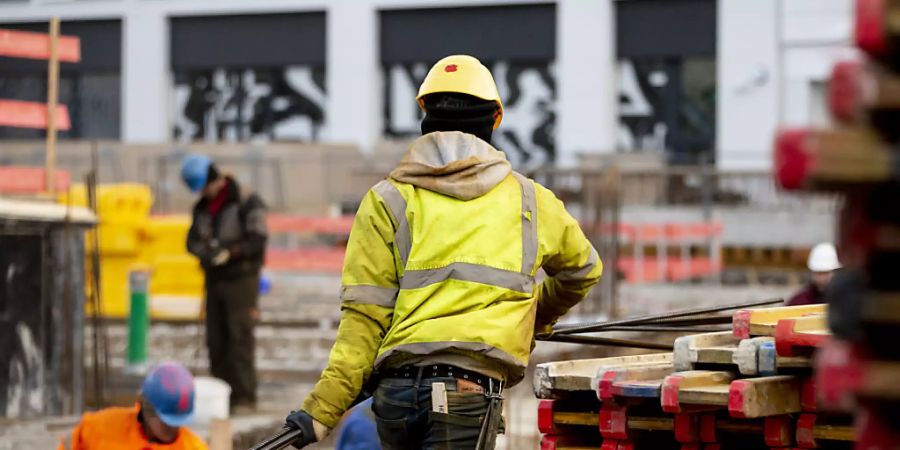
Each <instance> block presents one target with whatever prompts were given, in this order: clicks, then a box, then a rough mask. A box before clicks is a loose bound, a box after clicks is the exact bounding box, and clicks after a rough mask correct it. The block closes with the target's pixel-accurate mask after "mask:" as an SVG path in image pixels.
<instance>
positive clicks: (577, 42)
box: [556, 0, 618, 167]
mask: <svg viewBox="0 0 900 450" xmlns="http://www.w3.org/2000/svg"><path fill="white" fill-rule="evenodd" d="M556 14H557V28H556V33H557V67H558V74H557V77H556V83H557V89H558V90H557V94H558V103H557V108H558V110H559V116H558V117H557V119H556V130H557V135H556V144H557V146H558V148H559V157H558V159H557V164H558V165H559V166H562V167H567V166H574V165H575V164H576V163H577V154H578V153H593V154H597V153H612V152H613V151H614V150H615V144H616V133H617V132H618V117H617V108H616V105H617V104H618V98H617V97H618V95H617V94H618V93H617V90H616V82H615V67H616V65H615V16H614V11H613V4H612V2H611V1H589V0H560V1H559V2H558V6H557V10H556Z"/></svg>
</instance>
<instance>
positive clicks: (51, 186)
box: [46, 16, 59, 195]
mask: <svg viewBox="0 0 900 450" xmlns="http://www.w3.org/2000/svg"><path fill="white" fill-rule="evenodd" d="M58 47H59V17H55V16H54V17H51V18H50V57H49V58H48V59H47V157H46V167H47V173H56V133H57V131H58V130H59V124H58V123H57V117H56V116H57V114H56V106H57V103H58V102H59V52H58V51H57V48H58ZM55 181H56V180H54V179H53V177H47V192H49V193H50V194H51V195H52V194H54V193H56V183H54V182H55Z"/></svg>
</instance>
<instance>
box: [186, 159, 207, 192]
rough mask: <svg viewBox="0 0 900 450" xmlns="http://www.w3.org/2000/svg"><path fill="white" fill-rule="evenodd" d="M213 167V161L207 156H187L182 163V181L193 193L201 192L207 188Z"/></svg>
mask: <svg viewBox="0 0 900 450" xmlns="http://www.w3.org/2000/svg"><path fill="white" fill-rule="evenodd" d="M211 165H212V160H211V159H209V157H208V156H206V155H193V154H192V155H187V156H186V157H185V158H184V161H182V162H181V179H182V180H184V184H186V185H187V186H188V188H190V189H191V192H195V193H196V192H200V190H201V189H203V187H204V186H206V182H207V181H208V180H207V177H208V176H209V166H211Z"/></svg>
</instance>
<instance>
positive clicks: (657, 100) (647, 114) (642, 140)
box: [617, 60, 669, 153]
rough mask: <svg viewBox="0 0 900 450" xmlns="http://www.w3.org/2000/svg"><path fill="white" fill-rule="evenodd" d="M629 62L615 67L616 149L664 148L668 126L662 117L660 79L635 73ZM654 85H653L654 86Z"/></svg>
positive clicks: (656, 149)
mask: <svg viewBox="0 0 900 450" xmlns="http://www.w3.org/2000/svg"><path fill="white" fill-rule="evenodd" d="M635 66H636V64H635V63H634V62H632V61H628V60H623V61H619V64H618V80H619V135H618V139H617V147H618V149H619V150H622V151H632V150H640V151H655V152H660V153H662V152H664V151H665V149H666V134H667V133H668V131H669V130H668V126H667V125H666V121H665V117H663V115H662V105H661V103H662V95H660V92H659V88H660V87H661V86H659V85H660V84H661V82H662V81H664V80H662V79H661V78H660V77H662V76H664V75H661V74H660V73H657V72H654V73H655V74H656V76H655V77H651V73H647V71H644V70H639V68H638V67H635ZM654 85H656V86H654Z"/></svg>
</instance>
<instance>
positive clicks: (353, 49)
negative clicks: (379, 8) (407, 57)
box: [324, 2, 382, 151]
mask: <svg viewBox="0 0 900 450" xmlns="http://www.w3.org/2000/svg"><path fill="white" fill-rule="evenodd" d="M326 20H327V26H326V30H327V33H328V35H327V41H326V45H327V47H328V48H327V63H326V69H325V70H326V75H325V76H326V86H327V91H328V92H327V94H328V110H327V114H328V116H327V118H326V123H327V125H326V131H325V133H324V136H325V140H326V141H328V142H334V143H352V144H356V145H358V146H359V147H360V149H361V150H363V151H370V150H371V147H372V146H373V144H374V143H375V142H376V141H377V140H378V138H379V137H380V136H381V120H382V119H381V117H382V114H381V111H380V110H379V105H380V104H381V100H380V99H381V95H382V93H381V82H380V80H381V78H380V77H381V72H380V71H379V70H378V54H379V52H378V36H377V23H376V21H377V20H378V16H377V13H376V11H375V9H374V7H373V5H372V4H371V3H362V2H332V3H331V6H330V7H329V9H328V14H327V19H326Z"/></svg>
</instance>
